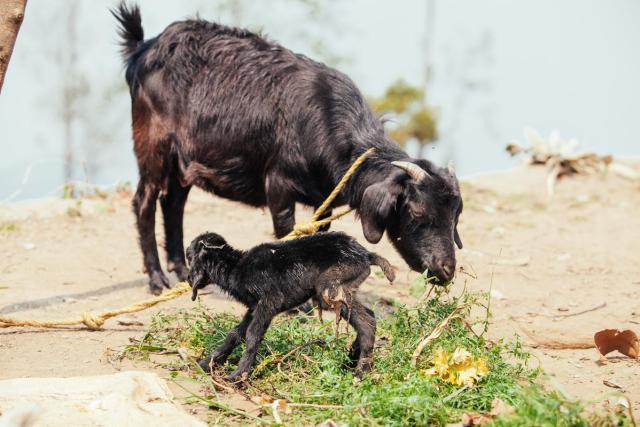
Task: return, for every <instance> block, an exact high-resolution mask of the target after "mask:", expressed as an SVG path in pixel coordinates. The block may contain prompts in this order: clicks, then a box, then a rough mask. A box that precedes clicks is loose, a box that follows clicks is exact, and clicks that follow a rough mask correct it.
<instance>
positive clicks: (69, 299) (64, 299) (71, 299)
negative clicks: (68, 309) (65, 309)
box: [62, 297, 78, 304]
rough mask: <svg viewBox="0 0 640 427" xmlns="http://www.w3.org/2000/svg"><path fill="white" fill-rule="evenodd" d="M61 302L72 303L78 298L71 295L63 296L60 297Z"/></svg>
mask: <svg viewBox="0 0 640 427" xmlns="http://www.w3.org/2000/svg"><path fill="white" fill-rule="evenodd" d="M62 302H66V303H68V304H73V303H75V302H78V300H77V299H76V298H73V297H64V298H62Z"/></svg>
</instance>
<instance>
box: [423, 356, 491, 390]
mask: <svg viewBox="0 0 640 427" xmlns="http://www.w3.org/2000/svg"><path fill="white" fill-rule="evenodd" d="M431 364H432V365H433V366H432V367H431V368H429V369H423V370H421V371H420V372H421V373H422V374H424V375H427V376H438V377H440V378H442V379H443V380H444V381H447V382H449V383H451V384H454V385H458V386H462V385H464V386H472V385H474V384H475V383H476V382H478V380H480V378H482V377H484V376H485V375H486V374H487V373H488V372H489V367H488V365H487V361H486V360H484V359H482V358H480V357H475V356H473V355H472V354H471V353H469V351H467V350H466V349H464V348H460V347H458V348H456V349H455V350H454V351H453V353H449V352H447V351H444V350H443V349H442V348H437V349H436V350H435V351H434V353H433V356H432V358H431Z"/></svg>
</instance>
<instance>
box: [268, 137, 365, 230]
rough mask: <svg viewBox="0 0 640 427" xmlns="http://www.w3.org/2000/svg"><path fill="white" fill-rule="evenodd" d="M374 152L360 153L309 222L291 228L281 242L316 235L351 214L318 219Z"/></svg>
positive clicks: (346, 210) (345, 212)
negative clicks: (328, 225) (321, 229)
mask: <svg viewBox="0 0 640 427" xmlns="http://www.w3.org/2000/svg"><path fill="white" fill-rule="evenodd" d="M375 150H376V149H375V148H369V149H368V150H367V151H365V152H364V153H362V154H361V155H360V157H358V158H357V159H356V161H355V162H353V164H352V165H351V166H350V167H349V169H347V171H346V172H345V174H344V175H343V176H342V178H341V179H340V181H339V182H338V184H337V185H336V187H335V188H334V189H333V191H332V192H331V194H329V196H328V197H327V198H326V199H325V201H324V202H323V203H322V204H321V205H320V207H319V208H318V209H316V211H315V212H314V213H313V216H312V217H311V219H310V220H309V222H308V223H306V224H296V225H295V226H294V227H293V231H291V233H289V234H287V235H286V236H284V237H283V238H282V239H281V240H291V239H295V238H296V237H300V236H306V235H308V234H314V233H317V232H318V230H320V228H321V227H323V226H325V225H327V224H331V222H332V221H334V220H336V219H338V218H340V217H343V216H345V215H346V214H348V213H349V212H351V211H352V210H353V208H348V209H345V210H344V211H342V212H338V213H336V214H333V215H331V216H329V217H327V218H324V219H320V220H319V219H318V218H320V217H321V216H322V215H323V214H324V213H325V212H326V211H327V209H329V208H330V207H331V204H332V203H333V201H334V200H335V199H336V197H338V195H339V194H340V192H341V191H342V190H343V189H344V187H345V186H346V185H347V182H349V179H351V177H352V176H353V174H354V173H356V170H358V168H359V167H360V166H361V165H362V164H363V163H364V161H365V160H367V158H368V157H369V156H370V155H371V154H373V152H374V151H375Z"/></svg>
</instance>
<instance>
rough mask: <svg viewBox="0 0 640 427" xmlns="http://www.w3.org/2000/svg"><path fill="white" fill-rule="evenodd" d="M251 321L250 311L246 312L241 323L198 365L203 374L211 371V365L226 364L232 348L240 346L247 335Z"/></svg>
mask: <svg viewBox="0 0 640 427" xmlns="http://www.w3.org/2000/svg"><path fill="white" fill-rule="evenodd" d="M252 320H253V315H252V314H251V310H250V309H249V310H247V312H246V313H245V315H244V317H243V318H242V321H241V322H240V323H239V324H238V325H237V326H236V327H235V328H233V329H231V330H230V331H229V333H228V334H227V337H226V338H225V339H224V342H223V343H222V344H221V345H220V347H218V348H217V349H216V350H215V351H214V352H213V353H211V355H210V356H209V357H206V358H204V359H202V360H201V361H200V362H199V364H200V367H201V368H202V369H203V370H204V371H205V372H210V371H211V365H222V364H223V363H224V362H226V360H227V358H228V357H229V355H230V354H231V352H232V351H233V349H234V348H236V347H237V346H238V344H240V342H241V341H242V339H243V338H244V337H245V335H246V333H247V328H248V327H249V324H250V323H251V321H252Z"/></svg>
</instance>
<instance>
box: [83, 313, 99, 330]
mask: <svg viewBox="0 0 640 427" xmlns="http://www.w3.org/2000/svg"><path fill="white" fill-rule="evenodd" d="M81 316H82V323H83V324H84V325H85V326H86V327H87V329H90V330H92V331H97V330H99V329H101V328H102V325H103V324H104V319H103V318H102V317H100V316H98V317H95V316H94V315H93V314H91V313H89V312H88V311H83V312H82V314H81Z"/></svg>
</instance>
